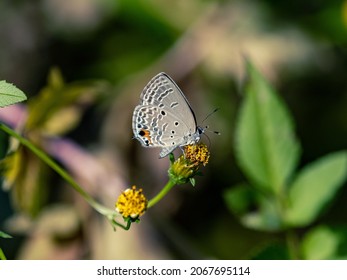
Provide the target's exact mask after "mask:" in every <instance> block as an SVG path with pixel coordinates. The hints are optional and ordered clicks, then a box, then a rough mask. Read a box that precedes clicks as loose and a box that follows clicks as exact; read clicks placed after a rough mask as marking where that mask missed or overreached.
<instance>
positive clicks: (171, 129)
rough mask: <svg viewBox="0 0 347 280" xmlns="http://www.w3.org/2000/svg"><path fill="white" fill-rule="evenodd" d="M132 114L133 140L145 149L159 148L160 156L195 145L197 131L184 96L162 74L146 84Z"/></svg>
mask: <svg viewBox="0 0 347 280" xmlns="http://www.w3.org/2000/svg"><path fill="white" fill-rule="evenodd" d="M140 100H141V103H140V105H138V106H136V107H135V110H134V114H133V132H134V137H135V138H136V139H138V140H139V141H140V143H141V144H142V146H145V147H160V148H162V150H161V152H160V157H165V156H167V155H168V154H169V153H170V152H172V151H173V150H174V149H176V148H177V147H179V146H185V145H188V144H192V143H195V142H197V141H198V140H199V139H200V133H201V130H200V129H198V127H197V125H196V119H195V115H194V112H193V110H192V109H191V107H190V105H189V103H188V101H187V99H186V97H185V96H184V95H183V93H182V91H181V90H180V89H179V87H178V86H177V85H176V84H175V82H174V81H173V80H172V79H171V78H170V77H169V76H168V75H166V74H165V73H159V74H158V75H156V76H155V77H154V78H152V80H151V81H150V82H149V83H148V84H147V86H146V87H145V88H144V90H143V91H142V93H141V96H140Z"/></svg>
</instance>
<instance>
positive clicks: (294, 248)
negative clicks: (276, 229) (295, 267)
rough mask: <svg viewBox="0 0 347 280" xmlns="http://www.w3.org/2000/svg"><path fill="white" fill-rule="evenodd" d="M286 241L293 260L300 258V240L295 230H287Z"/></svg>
mask: <svg viewBox="0 0 347 280" xmlns="http://www.w3.org/2000/svg"><path fill="white" fill-rule="evenodd" d="M285 234H286V242H287V247H288V252H289V257H290V259H292V260H298V259H300V256H299V252H298V240H297V236H296V234H295V232H294V231H293V230H292V229H289V230H287V231H286V233H285Z"/></svg>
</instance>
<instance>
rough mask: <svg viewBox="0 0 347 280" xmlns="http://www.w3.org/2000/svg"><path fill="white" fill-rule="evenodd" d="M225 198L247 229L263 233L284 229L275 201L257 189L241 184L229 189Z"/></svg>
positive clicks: (230, 208) (228, 205) (225, 193)
mask: <svg viewBox="0 0 347 280" xmlns="http://www.w3.org/2000/svg"><path fill="white" fill-rule="evenodd" d="M223 196H224V200H225V203H226V205H227V207H228V208H229V210H230V211H231V212H232V213H233V214H234V215H235V216H237V217H238V218H239V220H240V222H241V223H242V224H243V225H244V226H245V227H247V228H251V229H256V230H262V231H278V230H280V229H282V222H281V219H280V217H279V215H278V211H277V209H276V207H275V201H274V200H273V199H272V198H269V197H265V196H264V195H262V194H261V193H259V192H258V191H257V190H256V189H254V188H251V187H250V186H247V185H243V184H240V185H237V186H235V187H232V188H230V189H228V190H227V191H226V192H224V195H223Z"/></svg>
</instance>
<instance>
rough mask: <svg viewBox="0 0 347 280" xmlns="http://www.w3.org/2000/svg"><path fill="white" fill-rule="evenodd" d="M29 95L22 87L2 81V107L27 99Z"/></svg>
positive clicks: (0, 104) (0, 94)
mask: <svg viewBox="0 0 347 280" xmlns="http://www.w3.org/2000/svg"><path fill="white" fill-rule="evenodd" d="M26 99H27V97H26V95H25V94H24V92H22V91H21V90H20V89H18V88H17V87H16V86H14V85H13V84H10V83H7V82H6V81H0V107H6V106H10V105H13V104H15V103H18V102H21V101H24V100H26Z"/></svg>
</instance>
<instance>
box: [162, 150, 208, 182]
mask: <svg viewBox="0 0 347 280" xmlns="http://www.w3.org/2000/svg"><path fill="white" fill-rule="evenodd" d="M209 157H210V153H209V151H208V150H207V146H206V145H205V144H196V145H187V146H184V155H182V156H180V157H179V158H178V159H177V160H176V161H174V162H172V163H171V166H170V169H169V176H170V178H171V180H173V181H174V182H175V183H176V184H184V183H187V182H188V181H190V182H191V183H192V184H194V178H193V177H194V176H195V175H196V174H197V173H198V171H199V167H200V164H202V165H203V166H205V165H206V164H207V163H208V159H209Z"/></svg>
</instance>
